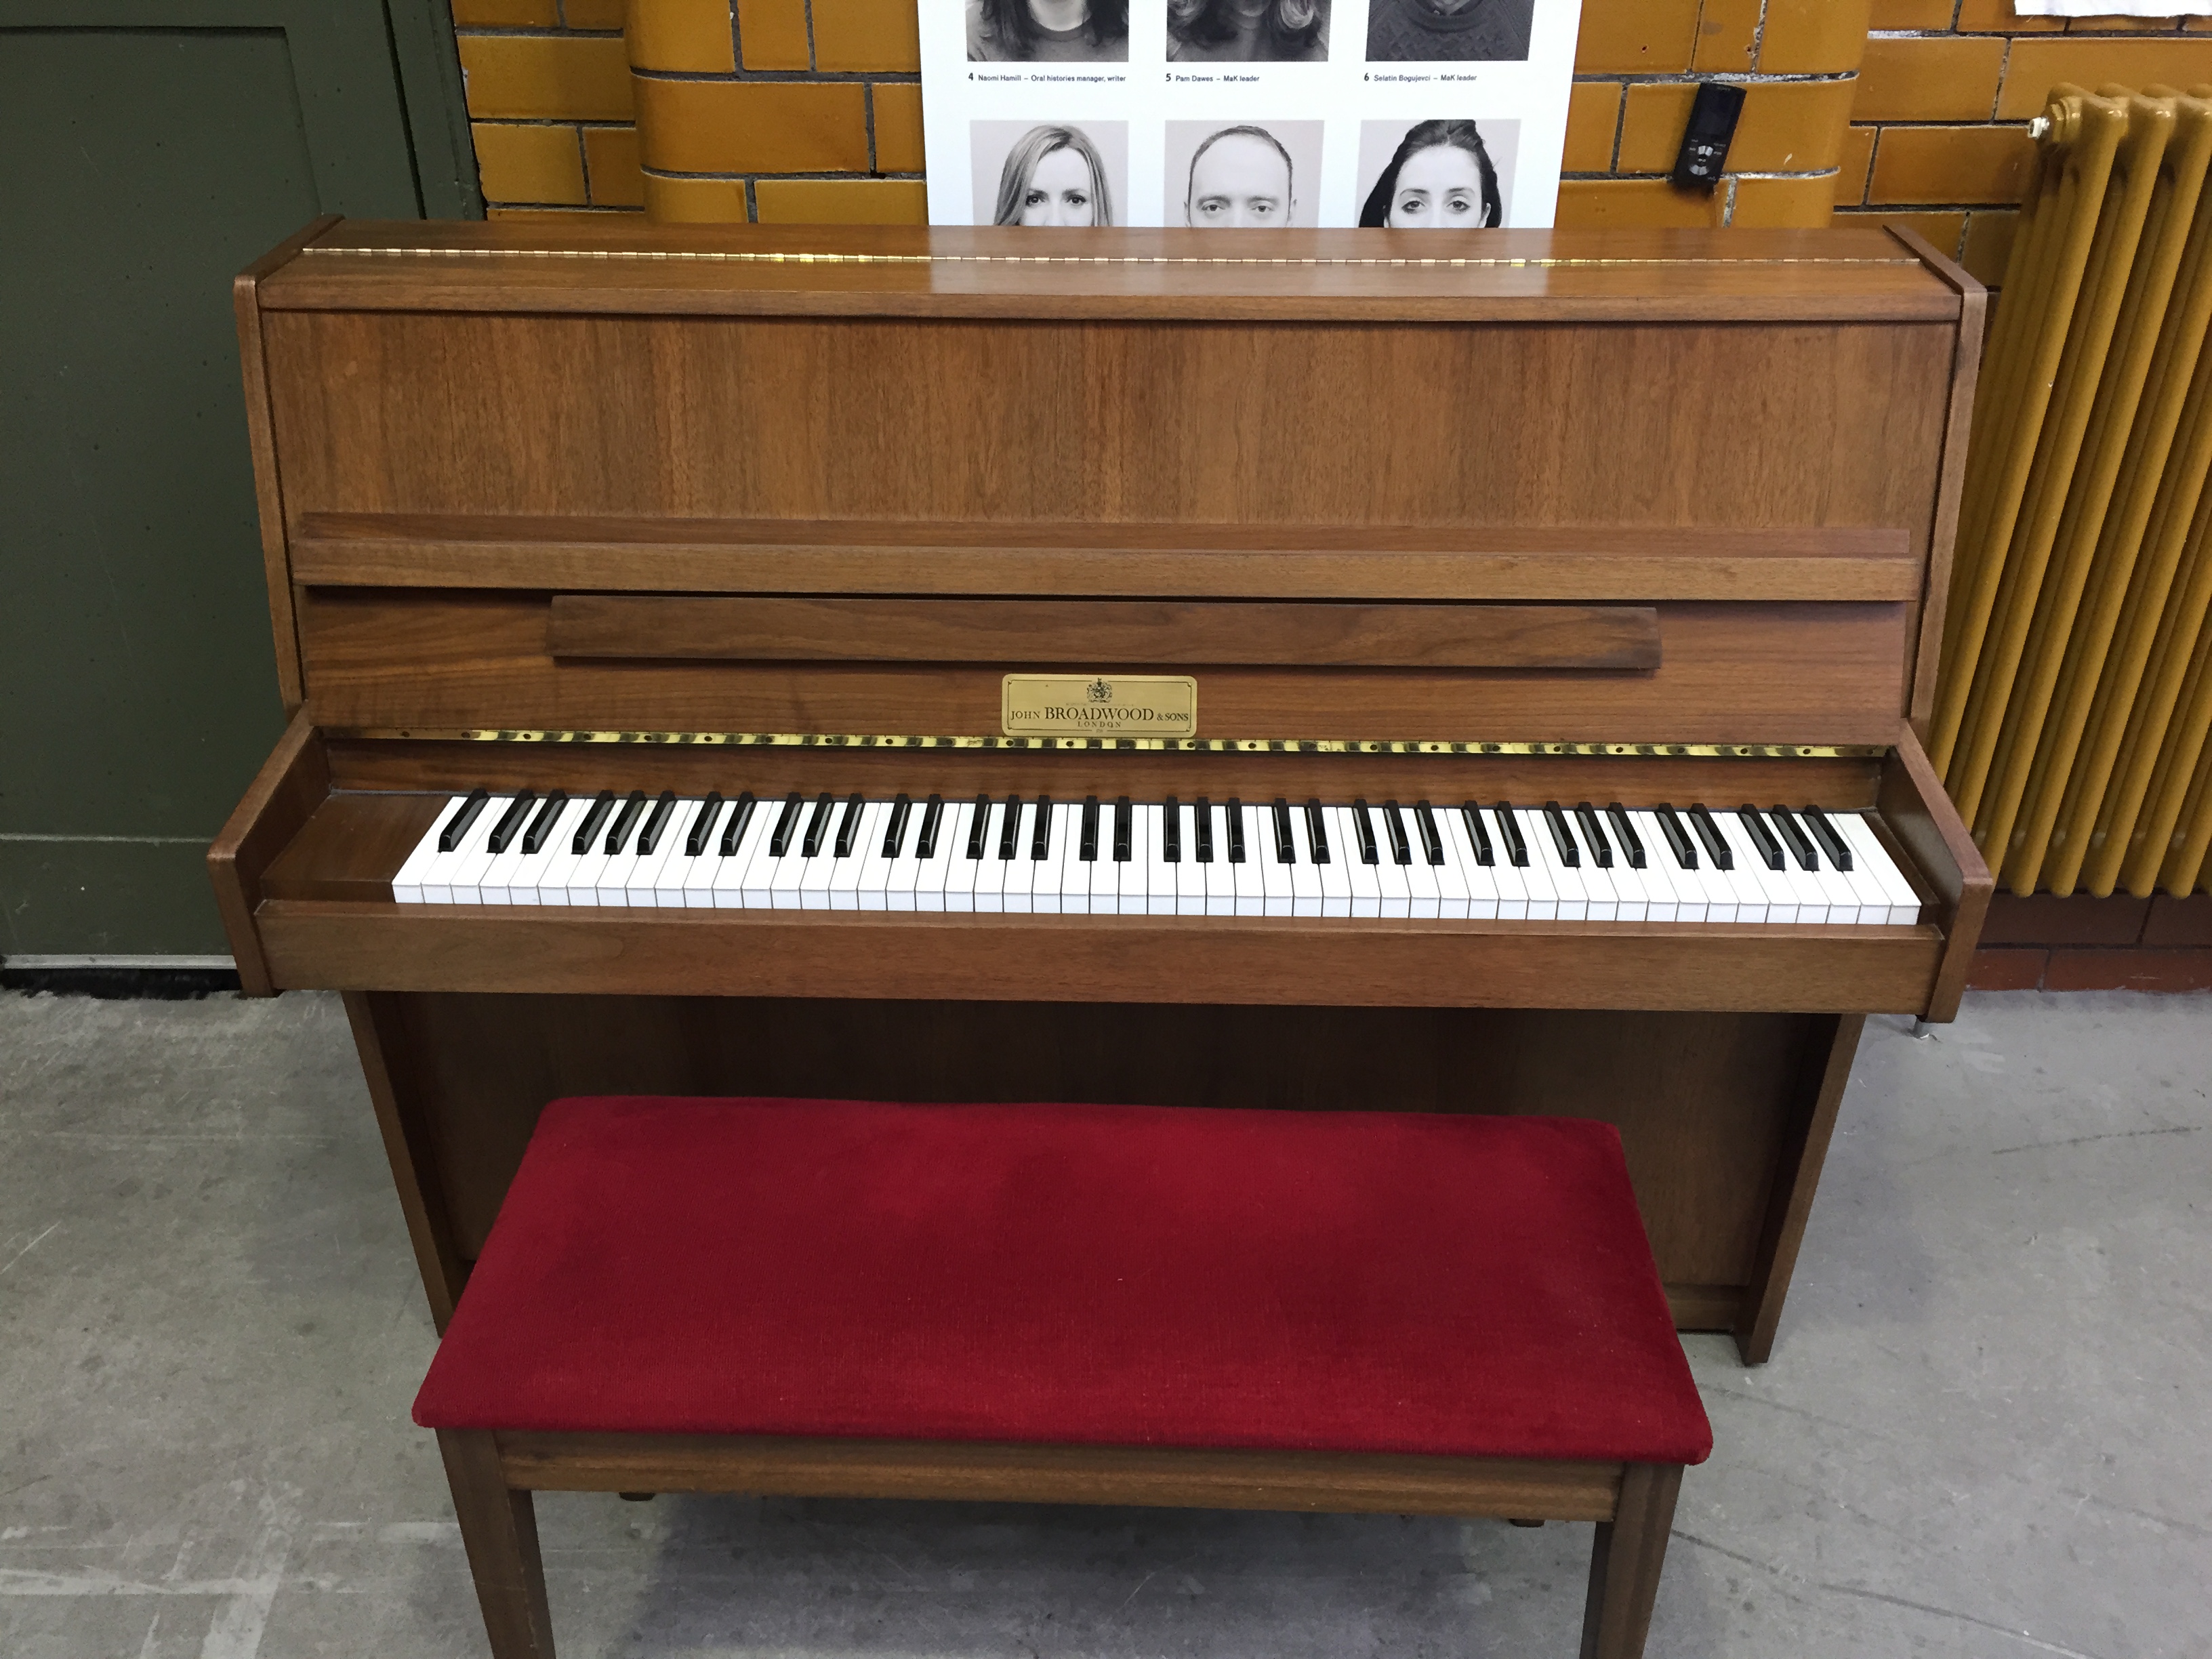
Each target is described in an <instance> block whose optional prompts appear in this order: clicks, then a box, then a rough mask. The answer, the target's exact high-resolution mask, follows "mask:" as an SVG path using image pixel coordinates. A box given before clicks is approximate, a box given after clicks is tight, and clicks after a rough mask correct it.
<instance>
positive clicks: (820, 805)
mask: <svg viewBox="0 0 2212 1659" xmlns="http://www.w3.org/2000/svg"><path fill="white" fill-rule="evenodd" d="M836 809H837V798H836V796H835V795H833V794H831V793H829V791H828V790H827V789H824V790H823V792H822V793H820V794H818V795H817V796H816V797H815V798H814V810H813V811H811V812H809V813H808V814H807V815H806V834H805V836H802V837H801V838H800V840H799V856H800V857H801V858H810V859H811V858H812V857H814V856H815V855H816V854H818V853H820V852H821V850H822V843H823V842H824V841H826V840H828V839H829V815H830V813H832V812H834V811H836Z"/></svg>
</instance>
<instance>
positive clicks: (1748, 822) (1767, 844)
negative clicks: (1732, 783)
mask: <svg viewBox="0 0 2212 1659" xmlns="http://www.w3.org/2000/svg"><path fill="white" fill-rule="evenodd" d="M1735 821H1736V822H1737V823H1741V825H1742V826H1743V828H1744V833H1745V834H1746V835H1747V836H1750V837H1751V844H1752V845H1753V847H1755V848H1758V849H1759V857H1760V858H1762V859H1764V860H1765V861H1766V867H1767V868H1768V869H1770V870H1779V869H1780V868H1781V867H1782V843H1781V842H1778V841H1777V840H1775V839H1774V831H1772V830H1771V829H1768V828H1767V827H1766V820H1765V818H1763V817H1759V809H1758V808H1757V807H1756V806H1753V805H1752V804H1751V803H1750V802H1749V801H1746V802H1744V804H1743V805H1741V806H1739V807H1737V808H1736V809H1735Z"/></svg>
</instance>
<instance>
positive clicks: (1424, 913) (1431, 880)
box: [1398, 805, 1443, 921]
mask: <svg viewBox="0 0 2212 1659" xmlns="http://www.w3.org/2000/svg"><path fill="white" fill-rule="evenodd" d="M1398 816H1399V817H1401V819H1402V820H1403V821H1404V823H1405V825H1406V845H1407V851H1408V852H1410V853H1411V854H1413V862H1411V863H1410V864H1404V865H1401V866H1399V867H1400V868H1401V869H1402V870H1403V871H1404V872H1406V896H1407V913H1408V914H1409V915H1414V916H1418V917H1420V918H1422V919H1424V920H1425V921H1435V920H1436V919H1437V917H1438V916H1440V915H1443V894H1442V890H1441V889H1439V888H1438V887H1437V867H1436V866H1434V865H1433V864H1431V863H1430V862H1429V849H1428V846H1427V843H1425V842H1423V841H1422V839H1421V825H1420V821H1419V817H1418V816H1417V815H1416V814H1415V812H1414V811H1413V808H1412V807H1410V806H1405V805H1401V806H1400V807H1399V809H1398Z"/></svg>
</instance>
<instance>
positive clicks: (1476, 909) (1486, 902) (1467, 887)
mask: <svg viewBox="0 0 2212 1659" xmlns="http://www.w3.org/2000/svg"><path fill="white" fill-rule="evenodd" d="M1437 828H1438V829H1441V830H1443V837H1444V847H1445V849H1446V851H1447V853H1448V854H1449V857H1450V860H1451V870H1452V880H1453V883H1454V884H1455V889H1454V892H1453V893H1448V894H1446V895H1445V896H1444V897H1443V904H1444V907H1445V908H1444V914H1445V915H1448V916H1455V917H1464V918H1466V919H1467V920H1468V921H1497V920H1498V874H1497V870H1496V868H1495V866H1492V865H1487V864H1481V863H1478V862H1477V861H1476V860H1475V856H1474V837H1472V836H1469V835H1468V832H1467V819H1466V818H1465V817H1463V816H1462V814H1461V812H1460V810H1459V809H1458V808H1457V807H1452V808H1449V810H1446V809H1439V810H1438V811H1437ZM1491 845H1492V848H1493V852H1492V857H1493V858H1494V857H1495V856H1496V854H1495V851H1494V849H1495V848H1496V846H1497V843H1496V842H1492V843H1491ZM1455 906H1457V907H1461V908H1454V907H1455Z"/></svg>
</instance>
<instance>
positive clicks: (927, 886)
mask: <svg viewBox="0 0 2212 1659" xmlns="http://www.w3.org/2000/svg"><path fill="white" fill-rule="evenodd" d="M928 816H929V803H928V802H927V801H923V800H918V801H916V802H915V804H914V818H915V825H914V836H915V848H914V855H915V860H916V861H917V867H916V869H915V877H914V908H915V909H917V910H933V911H942V910H943V909H944V908H945V883H946V882H947V881H949V880H950V879H951V871H952V865H953V861H954V860H956V859H957V858H958V857H959V856H960V855H961V854H962V853H963V851H964V850H965V849H964V848H961V847H960V846H958V845H957V843H956V842H954V840H953V837H952V832H953V829H954V827H955V826H956V825H957V823H958V822H959V818H960V812H959V808H958V806H957V804H956V803H954V802H951V801H946V802H945V803H944V804H943V805H941V806H940V807H939V809H938V818H937V838H936V840H935V841H934V842H933V843H932V844H931V847H930V849H929V856H928V857H927V858H923V857H922V855H921V831H922V826H923V824H924V823H925V822H926V821H927V818H928Z"/></svg>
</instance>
